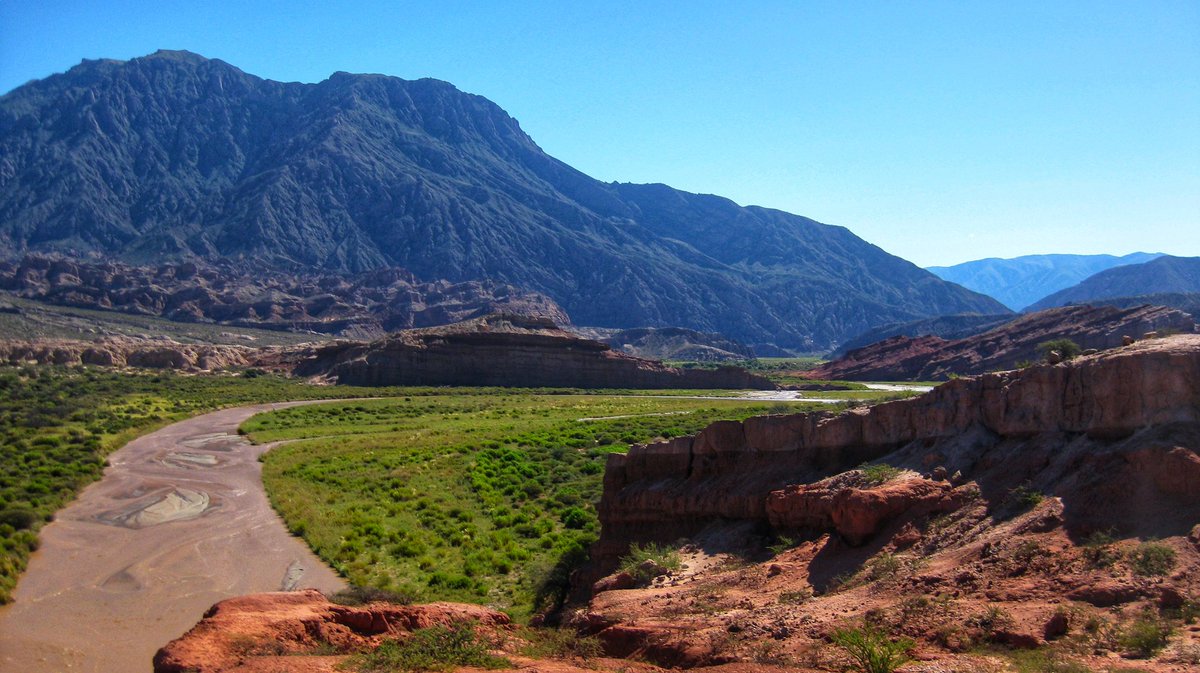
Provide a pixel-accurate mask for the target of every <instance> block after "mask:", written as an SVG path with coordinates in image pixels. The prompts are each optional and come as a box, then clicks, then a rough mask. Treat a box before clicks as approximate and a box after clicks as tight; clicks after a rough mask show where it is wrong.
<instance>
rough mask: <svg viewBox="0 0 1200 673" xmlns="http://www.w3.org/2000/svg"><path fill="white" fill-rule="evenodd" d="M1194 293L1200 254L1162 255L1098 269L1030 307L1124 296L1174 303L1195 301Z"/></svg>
mask: <svg viewBox="0 0 1200 673" xmlns="http://www.w3.org/2000/svg"><path fill="white" fill-rule="evenodd" d="M1197 293H1200V257H1173V256H1170V255H1164V256H1162V257H1158V258H1156V259H1154V260H1151V261H1149V262H1146V263H1144V264H1133V265H1129V266H1118V267H1114V268H1111V269H1108V270H1106V271H1101V272H1100V273H1097V274H1095V275H1093V276H1090V277H1088V278H1086V279H1085V280H1084V281H1083V282H1081V283H1079V284H1078V285H1074V286H1072V287H1069V288H1066V289H1063V290H1060V291H1058V292H1055V293H1054V294H1051V295H1049V296H1047V297H1045V298H1044V299H1042V300H1040V301H1038V302H1036V303H1034V304H1033V305H1031V306H1030V307H1029V310H1030V311H1040V310H1042V309H1047V308H1054V307H1056V306H1067V305H1070V304H1088V303H1113V302H1114V301H1115V300H1122V299H1123V300H1127V301H1125V302H1124V305H1132V304H1133V303H1139V302H1140V303H1146V304H1152V303H1153V304H1167V305H1170V306H1176V305H1177V304H1180V303H1183V302H1187V301H1188V297H1189V296H1190V298H1191V299H1190V301H1191V302H1195V301H1196V299H1197V297H1196V296H1195V295H1196V294H1197ZM1172 296H1173V297H1172ZM1143 298H1144V300H1143ZM1117 303H1118V304H1120V303H1121V302H1117ZM1179 308H1185V307H1184V306H1179Z"/></svg>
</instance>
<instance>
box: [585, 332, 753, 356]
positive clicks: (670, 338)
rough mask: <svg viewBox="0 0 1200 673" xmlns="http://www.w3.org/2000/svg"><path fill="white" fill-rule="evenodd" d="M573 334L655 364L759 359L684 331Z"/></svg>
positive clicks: (719, 339)
mask: <svg viewBox="0 0 1200 673" xmlns="http://www.w3.org/2000/svg"><path fill="white" fill-rule="evenodd" d="M572 331H574V332H576V333H578V334H579V335H580V336H583V337H586V338H589V339H595V340H596V341H601V342H604V343H606V344H608V345H609V346H612V347H613V348H615V349H617V350H619V351H621V352H622V353H628V354H629V355H636V356H637V357H640V358H650V359H652V360H685V361H691V362H724V361H727V360H751V359H753V358H754V357H755V355H756V354H755V352H754V350H753V349H751V348H750V347H749V346H746V345H745V344H743V343H740V342H738V341H734V340H732V339H728V338H726V337H724V336H722V335H720V334H713V333H705V332H697V331H696V330H690V329H685V328H682V327H639V328H635V329H626V330H612V329H598V328H572ZM764 355H765V354H764Z"/></svg>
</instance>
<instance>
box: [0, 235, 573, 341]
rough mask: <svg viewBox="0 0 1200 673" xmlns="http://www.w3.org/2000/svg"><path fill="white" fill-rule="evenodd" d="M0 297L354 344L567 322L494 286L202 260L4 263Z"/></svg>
mask: <svg viewBox="0 0 1200 673" xmlns="http://www.w3.org/2000/svg"><path fill="white" fill-rule="evenodd" d="M0 290H4V291H6V292H11V293H13V294H15V295H17V296H20V297H25V298H28V299H36V300H38V301H43V302H47V303H50V304H56V305H60V306H75V307H80V308H95V309H106V310H113V311H121V312H124V313H133V314H139V315H152V316H161V317H163V318H168V319H170V320H176V321H183V322H209V323H219V324H225V325H234V326H249V327H258V328H267V329H282V330H289V331H308V332H318V333H321V334H332V335H339V336H347V337H351V338H376V337H380V336H383V335H384V334H386V333H387V332H392V331H396V330H400V329H409V328H414V327H429V326H433V325H447V324H450V323H455V322H460V321H462V320H469V319H472V318H477V317H481V316H484V315H488V314H490V313H496V312H509V313H520V314H524V315H530V316H537V317H544V318H548V319H550V320H553V321H554V322H556V323H558V324H568V323H569V322H570V319H569V318H568V317H567V314H566V313H565V312H564V311H563V310H562V309H561V308H560V307H559V306H558V305H557V304H555V303H554V302H553V301H551V300H550V299H549V298H547V297H545V296H543V295H540V294H537V293H533V292H524V291H521V290H519V289H517V288H515V287H513V286H511V285H504V284H501V283H493V282H479V281H468V282H462V283H451V282H449V281H435V282H422V281H419V280H417V278H416V277H415V276H413V275H412V274H410V273H408V272H406V271H404V270H402V269H389V270H383V271H374V272H367V273H360V274H356V275H335V274H318V273H309V274H290V273H284V272H278V271H276V272H271V271H268V270H265V269H264V270H259V271H258V272H257V273H255V274H250V273H247V272H245V271H237V270H234V269H233V268H231V267H229V266H228V265H225V266H214V265H206V264H197V263H192V262H188V263H177V264H163V265H158V266H152V267H151V266H131V265H128V264H121V263H117V262H102V263H101V262H82V261H78V260H70V259H64V258H54V257H47V256H39V255H31V256H26V257H25V258H23V259H21V260H20V261H19V262H0Z"/></svg>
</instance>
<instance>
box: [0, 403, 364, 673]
mask: <svg viewBox="0 0 1200 673" xmlns="http://www.w3.org/2000/svg"><path fill="white" fill-rule="evenodd" d="M295 404H304V403H303V402H301V403H281V404H263V405H257V406H251V407H240V408H237V409H225V410H222V411H217V412H213V413H209V414H205V415H203V416H197V417H196V418H192V419H189V420H186V421H182V422H179V423H176V424H174V425H171V426H168V427H166V428H163V429H162V430H159V431H157V432H154V433H152V434H149V435H146V436H145V437H141V438H139V439H136V440H134V441H132V442H130V443H129V444H127V445H126V446H125V447H123V448H121V449H120V450H118V451H116V452H115V453H113V454H112V455H111V456H110V457H109V463H110V467H109V468H108V469H107V470H106V471H105V473H104V478H103V479H102V480H101V481H99V482H97V483H95V484H92V485H91V486H89V487H88V488H87V489H86V490H84V492H83V493H82V494H81V495H80V497H79V498H78V499H76V500H75V501H74V502H73V503H71V504H70V505H68V506H67V507H65V508H64V509H62V510H61V511H60V512H59V513H58V514H57V516H56V519H55V521H54V522H53V523H51V524H49V525H47V526H46V527H45V528H43V529H42V531H41V533H40V536H39V537H40V539H41V548H40V549H39V550H38V551H37V552H36V553H35V554H34V555H33V558H32V559H31V561H30V564H29V568H28V569H27V570H26V571H25V574H24V575H23V576H22V577H21V580H20V582H19V584H18V585H17V588H16V591H15V593H14V599H15V600H14V602H13V603H12V604H11V605H9V606H6V607H4V608H3V609H0V671H4V672H5V673H8V672H11V673H64V672H67V671H85V672H89V673H118V672H119V673H138V672H139V671H147V672H148V671H150V670H151V658H152V657H153V655H154V652H155V651H156V650H157V649H158V648H159V647H161V646H162V645H164V644H165V643H166V642H167V641H169V640H171V639H173V638H176V637H178V636H180V635H181V634H183V632H184V631H186V630H187V629H189V628H191V627H192V625H194V624H195V623H196V622H197V621H198V620H199V619H200V617H201V616H202V615H203V614H204V611H205V610H207V609H208V608H209V606H211V605H212V604H213V603H215V602H217V601H219V600H221V599H224V598H229V597H231V596H238V595H241V594H246V593H252V592H259V591H277V590H280V589H295V588H304V587H312V588H316V589H320V590H322V591H325V592H332V591H336V590H338V589H340V588H342V587H343V586H344V584H343V582H342V580H341V579H340V578H339V577H338V576H337V575H336V574H335V573H334V572H333V571H332V570H331V569H329V568H328V567H327V566H325V565H324V564H323V563H321V562H320V561H319V560H318V559H317V558H316V557H315V556H314V555H313V554H312V552H311V551H310V550H309V549H308V547H307V546H306V545H305V544H304V542H303V541H302V540H299V539H298V538H295V537H292V536H291V535H289V534H288V532H287V530H286V528H285V527H284V525H283V522H282V521H281V520H280V519H279V517H278V515H277V514H275V511H274V510H273V509H271V506H270V504H269V503H268V502H267V498H266V495H265V494H264V492H263V488H262V479H261V473H262V465H261V464H260V463H259V462H258V460H257V459H258V456H259V455H261V454H262V453H263V452H264V451H266V450H268V449H270V448H271V445H269V444H268V445H260V446H254V445H251V444H250V443H249V442H247V441H245V440H244V439H243V438H241V437H239V436H238V435H237V434H236V432H237V427H238V426H239V425H240V424H241V423H242V422H243V421H245V420H246V419H247V418H249V417H251V416H253V415H254V414H256V413H259V412H261V411H268V410H271V409H279V408H283V407H286V406H294V405H295Z"/></svg>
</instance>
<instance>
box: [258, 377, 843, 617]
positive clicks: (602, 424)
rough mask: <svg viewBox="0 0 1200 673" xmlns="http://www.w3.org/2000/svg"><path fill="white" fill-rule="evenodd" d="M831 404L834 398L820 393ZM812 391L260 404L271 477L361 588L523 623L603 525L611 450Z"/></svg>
mask: <svg viewBox="0 0 1200 673" xmlns="http://www.w3.org/2000/svg"><path fill="white" fill-rule="evenodd" d="M820 406H822V407H825V406H827V405H820ZM806 408H811V403H790V404H788V403H779V402H770V403H765V402H751V401H747V400H734V399H694V398H686V397H673V396H669V395H663V396H651V395H627V396H622V395H611V394H604V395H600V394H573V395H563V394H546V393H542V392H537V391H514V390H504V389H446V390H439V391H414V394H412V395H409V396H406V397H403V398H399V399H386V400H369V401H357V402H344V403H336V404H328V405H319V406H309V407H297V408H293V409H285V410H280V411H274V412H270V413H267V414H261V415H259V416H256V417H254V418H252V419H250V420H249V421H247V422H246V423H245V424H244V425H243V426H242V430H243V431H245V432H247V433H248V434H249V435H250V436H251V437H252V438H253V439H254V440H255V441H262V442H267V441H274V440H280V439H300V440H302V441H296V442H292V443H289V444H285V445H282V446H280V447H278V448H275V449H273V450H272V451H271V452H269V453H267V454H266V456H265V457H264V469H263V481H264V483H265V484H266V488H267V493H268V495H269V496H270V498H271V501H272V503H273V504H274V506H275V508H276V510H278V511H279V513H280V514H281V515H282V516H283V518H284V520H285V521H286V523H287V525H288V526H289V528H290V529H291V530H292V532H293V533H295V534H297V535H301V536H303V537H304V539H305V540H306V541H307V542H308V543H309V545H310V546H311V547H312V548H313V549H314V550H315V551H316V552H317V554H318V555H319V556H321V557H322V558H323V559H325V560H326V561H327V562H329V563H330V564H331V565H332V566H333V567H334V568H336V569H337V570H338V571H339V572H341V573H342V574H344V575H345V576H346V577H347V578H349V580H350V581H351V582H352V583H354V584H359V585H365V586H373V587H378V588H382V589H386V590H389V591H394V592H397V593H401V594H404V595H407V596H409V597H411V598H412V599H414V600H422V601H425V600H462V601H469V602H476V603H487V604H490V605H494V606H497V607H500V608H502V609H506V610H508V611H510V612H511V613H513V614H514V616H516V617H517V618H519V619H523V618H525V617H528V616H529V615H530V614H531V612H533V611H535V610H539V609H543V608H546V607H548V606H549V605H552V604H553V602H554V601H556V600H558V599H559V597H560V595H561V592H562V591H563V589H564V588H565V583H566V579H567V573H568V572H569V571H570V569H571V568H573V567H574V566H575V565H576V564H577V563H579V562H580V561H581V560H582V559H583V558H584V554H585V551H586V547H587V545H588V544H590V543H591V542H592V541H593V540H594V539H595V537H596V535H597V533H598V530H599V529H598V523H597V519H596V510H595V504H596V502H597V500H598V499H599V496H600V488H601V475H602V473H603V470H604V462H605V459H606V455H607V454H609V453H611V452H615V451H620V452H623V451H625V450H627V449H628V446H629V445H630V444H631V443H636V442H644V441H647V440H651V439H654V438H658V437H672V436H678V435H684V434H689V433H693V432H696V431H698V430H699V429H701V428H703V427H704V426H706V425H708V424H709V423H711V422H713V421H715V420H719V419H742V418H746V417H749V416H753V415H758V414H763V413H768V412H769V411H775V412H778V411H781V410H790V411H799V410H802V409H806Z"/></svg>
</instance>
